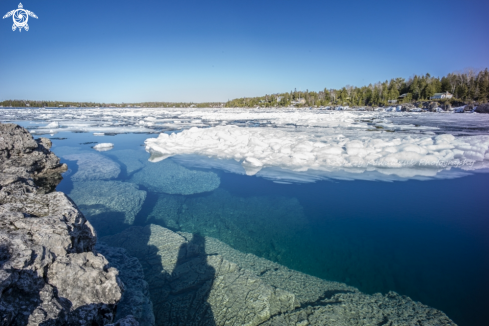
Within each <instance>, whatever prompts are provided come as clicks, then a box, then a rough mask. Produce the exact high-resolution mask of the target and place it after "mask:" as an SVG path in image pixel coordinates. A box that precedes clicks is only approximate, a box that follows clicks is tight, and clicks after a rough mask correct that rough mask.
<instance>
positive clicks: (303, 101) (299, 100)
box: [291, 98, 306, 105]
mask: <svg viewBox="0 0 489 326" xmlns="http://www.w3.org/2000/svg"><path fill="white" fill-rule="evenodd" d="M291 104H292V105H296V104H306V99H305V98H300V99H298V100H295V101H292V102H291Z"/></svg>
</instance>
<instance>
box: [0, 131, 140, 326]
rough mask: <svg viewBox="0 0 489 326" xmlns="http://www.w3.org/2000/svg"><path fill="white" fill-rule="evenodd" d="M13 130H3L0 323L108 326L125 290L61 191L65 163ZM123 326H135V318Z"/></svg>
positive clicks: (46, 144) (0, 138)
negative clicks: (57, 190) (95, 250)
mask: <svg viewBox="0 0 489 326" xmlns="http://www.w3.org/2000/svg"><path fill="white" fill-rule="evenodd" d="M50 147H51V141H50V140H49V139H45V138H40V139H38V140H34V139H33V138H32V136H31V135H30V133H29V132H28V131H27V130H25V129H24V128H21V127H19V126H17V125H14V124H0V295H1V296H0V318H1V321H0V323H1V324H2V325H108V324H110V323H112V322H114V316H115V313H116V305H117V303H118V302H119V300H120V299H121V296H122V292H123V285H122V283H121V282H120V280H119V277H118V271H117V270H116V269H115V268H110V267H109V265H108V261H107V260H106V259H105V257H104V256H102V255H101V254H98V253H96V252H94V251H93V248H94V246H95V243H96V240H97V239H96V235H95V232H94V230H93V228H92V226H91V225H90V223H88V222H87V220H86V219H85V217H84V216H83V214H82V213H81V212H80V211H79V210H78V208H77V207H76V205H75V204H74V203H73V202H72V201H71V200H70V199H69V198H68V197H67V196H66V195H65V194H63V193H61V192H55V191H54V189H55V188H56V186H57V184H58V183H59V182H60V181H61V179H62V177H61V173H62V172H64V171H66V168H67V167H66V165H64V164H60V161H59V158H58V157H56V155H54V154H53V153H51V152H50V150H49V149H50ZM117 325H137V322H136V321H135V320H134V318H133V317H132V316H127V317H125V318H124V319H121V320H120V321H118V322H117Z"/></svg>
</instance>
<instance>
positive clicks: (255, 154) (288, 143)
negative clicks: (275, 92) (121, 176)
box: [145, 125, 489, 177]
mask: <svg viewBox="0 0 489 326" xmlns="http://www.w3.org/2000/svg"><path fill="white" fill-rule="evenodd" d="M335 130H337V129H332V131H331V132H329V133H328V132H324V133H320V134H318V133H313V132H308V131H290V130H287V129H278V128H260V127H256V128H244V127H237V126H232V125H230V126H217V127H211V128H195V127H194V128H191V129H188V130H184V131H182V132H181V133H172V134H171V135H168V134H165V133H162V134H160V135H159V136H158V138H149V139H147V140H146V141H145V144H146V150H147V151H148V152H150V153H152V154H153V156H152V159H153V160H161V159H165V158H167V157H170V156H173V155H178V154H198V155H204V156H208V157H212V158H218V159H234V160H235V161H239V162H241V165H242V166H243V168H244V169H245V171H246V173H247V174H248V175H253V174H256V173H257V172H258V171H260V170H261V169H262V168H264V167H279V168H282V169H286V170H291V171H307V170H315V171H330V172H334V171H338V170H346V171H349V172H356V173H359V172H366V171H378V172H381V173H385V174H392V173H394V174H395V173H398V174H399V175H400V176H402V177H412V176H415V175H419V174H423V173H426V168H429V169H433V172H434V173H435V174H436V171H440V170H443V169H446V168H450V167H459V168H462V169H466V170H470V169H477V168H486V167H488V166H489V136H467V137H454V136H453V135H450V134H443V135H438V136H435V135H434V136H427V135H420V134H398V133H387V132H376V131H370V132H369V131H362V132H359V131H357V132H350V133H344V134H345V135H346V136H345V135H343V134H339V133H337V132H336V131H335ZM474 163H475V164H474ZM406 168H407V169H406ZM399 169H401V170H399ZM396 171H397V172H396Z"/></svg>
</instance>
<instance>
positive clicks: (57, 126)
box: [44, 121, 59, 129]
mask: <svg viewBox="0 0 489 326" xmlns="http://www.w3.org/2000/svg"><path fill="white" fill-rule="evenodd" d="M44 128H46V129H52V128H59V122H57V121H53V122H51V123H49V124H48V125H47V126H46V127H44Z"/></svg>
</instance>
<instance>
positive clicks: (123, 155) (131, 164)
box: [108, 149, 145, 175]
mask: <svg viewBox="0 0 489 326" xmlns="http://www.w3.org/2000/svg"><path fill="white" fill-rule="evenodd" d="M108 155H109V156H111V157H115V158H116V159H117V160H118V161H119V162H120V163H122V164H124V166H125V167H126V173H127V174H128V175H129V174H132V173H133V172H135V171H137V170H139V169H141V168H143V167H144V166H145V162H143V161H141V160H140V159H139V158H138V157H139V156H140V154H139V152H138V151H135V150H132V149H122V150H116V151H111V152H110V153H108Z"/></svg>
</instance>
